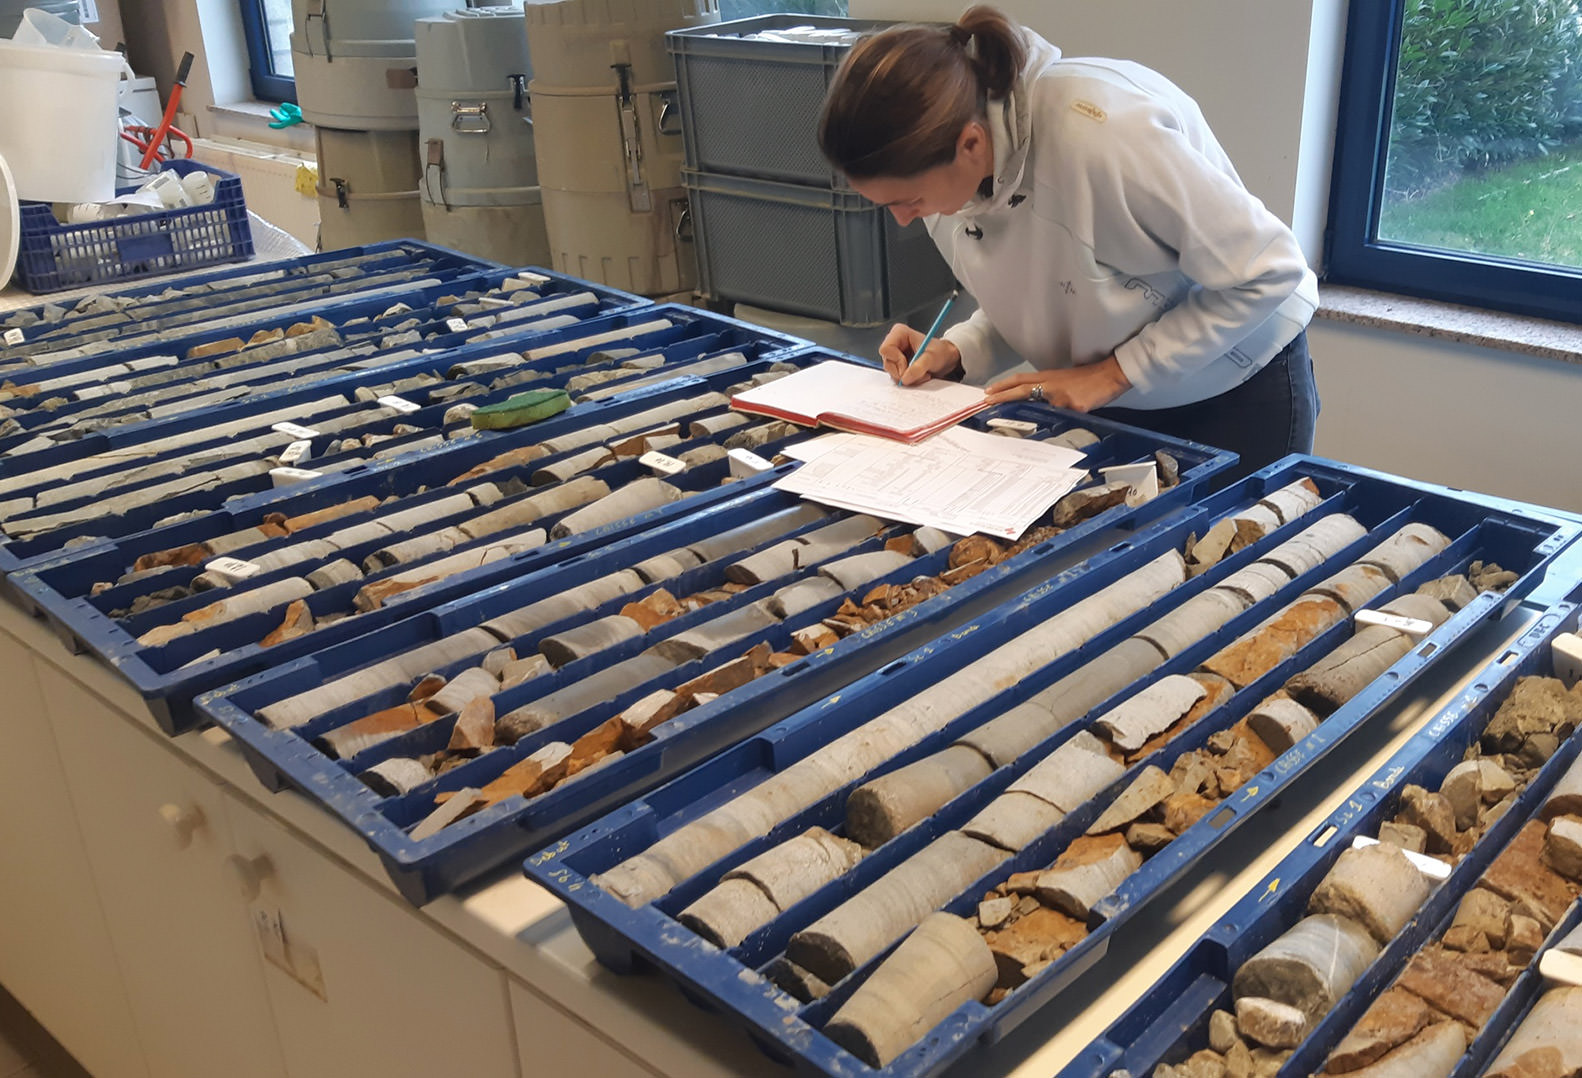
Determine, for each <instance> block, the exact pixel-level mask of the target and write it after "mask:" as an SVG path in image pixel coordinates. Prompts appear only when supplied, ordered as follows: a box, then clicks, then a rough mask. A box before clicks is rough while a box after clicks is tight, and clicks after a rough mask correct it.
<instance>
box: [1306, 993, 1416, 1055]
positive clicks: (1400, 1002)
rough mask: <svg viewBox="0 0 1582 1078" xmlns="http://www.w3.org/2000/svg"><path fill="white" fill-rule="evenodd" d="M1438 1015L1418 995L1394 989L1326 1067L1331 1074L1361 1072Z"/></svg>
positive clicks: (1378, 1001)
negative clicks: (1360, 1070)
mask: <svg viewBox="0 0 1582 1078" xmlns="http://www.w3.org/2000/svg"><path fill="white" fill-rule="evenodd" d="M1437 1017H1438V1016H1437V1015H1436V1014H1435V1013H1434V1012H1433V1011H1432V1010H1431V1009H1430V1008H1429V1006H1428V1005H1427V1004H1426V1003H1424V1002H1423V1001H1422V1000H1421V999H1419V998H1418V997H1417V996H1414V995H1412V993H1410V992H1408V991H1406V990H1405V989H1404V988H1399V987H1391V988H1390V989H1388V990H1387V991H1385V992H1384V993H1383V994H1382V995H1380V996H1379V998H1378V999H1376V1000H1374V1001H1373V1005H1372V1006H1371V1007H1369V1008H1368V1010H1367V1012H1366V1013H1365V1014H1364V1015H1363V1016H1362V1017H1361V1018H1360V1019H1359V1020H1358V1021H1357V1024H1356V1025H1355V1026H1353V1027H1352V1028H1351V1032H1349V1033H1347V1034H1346V1036H1345V1037H1344V1038H1343V1039H1342V1040H1341V1042H1340V1043H1339V1044H1338V1045H1336V1046H1335V1050H1334V1051H1333V1052H1331V1053H1330V1055H1329V1062H1328V1063H1327V1064H1326V1066H1325V1070H1327V1071H1328V1072H1329V1073H1330V1074H1342V1073H1345V1072H1347V1071H1354V1070H1358V1069H1360V1068H1362V1067H1366V1066H1367V1065H1368V1064H1370V1063H1372V1062H1374V1061H1375V1060H1377V1059H1379V1058H1380V1057H1382V1056H1383V1055H1384V1054H1385V1053H1386V1052H1388V1051H1389V1050H1390V1049H1391V1048H1394V1047H1395V1046H1396V1045H1398V1044H1405V1043H1406V1042H1407V1041H1409V1040H1411V1039H1412V1038H1413V1037H1415V1036H1417V1034H1418V1033H1420V1032H1421V1031H1422V1030H1423V1029H1424V1028H1425V1027H1426V1026H1427V1025H1428V1023H1429V1022H1430V1021H1432V1020H1434V1019H1435V1018H1437Z"/></svg>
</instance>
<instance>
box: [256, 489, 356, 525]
mask: <svg viewBox="0 0 1582 1078" xmlns="http://www.w3.org/2000/svg"><path fill="white" fill-rule="evenodd" d="M377 508H379V499H378V498H375V497H374V496H373V495H371V494H370V495H369V496H367V497H366V498H353V499H352V500H351V501H348V502H340V503H338V504H336V505H327V506H325V507H324V508H323V509H315V510H314V511H313V512H311V513H300V514H298V515H297V516H294V517H284V518H282V519H280V520H278V521H275V520H266V521H265V523H271V524H278V525H279V526H280V527H281V528H282V529H284V532H283V534H290V533H292V532H299V531H302V530H304V529H306V528H311V527H313V526H314V525H316V524H323V523H324V522H325V521H328V520H339V519H340V518H341V517H345V516H350V515H351V514H353V513H367V512H372V511H373V510H375V509H377Z"/></svg>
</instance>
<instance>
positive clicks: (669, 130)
mask: <svg viewBox="0 0 1582 1078" xmlns="http://www.w3.org/2000/svg"><path fill="white" fill-rule="evenodd" d="M657 96H658V98H659V124H658V127H659V133H660V134H661V135H679V134H681V103H680V101H679V100H678V99H677V97H676V91H675V90H661V91H660V92H659V94H658V95H657Z"/></svg>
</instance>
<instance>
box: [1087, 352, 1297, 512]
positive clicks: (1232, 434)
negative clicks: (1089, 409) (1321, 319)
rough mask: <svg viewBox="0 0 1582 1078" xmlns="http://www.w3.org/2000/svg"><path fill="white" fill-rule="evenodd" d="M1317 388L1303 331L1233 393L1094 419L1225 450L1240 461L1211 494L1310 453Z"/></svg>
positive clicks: (1108, 411)
mask: <svg viewBox="0 0 1582 1078" xmlns="http://www.w3.org/2000/svg"><path fill="white" fill-rule="evenodd" d="M1318 411H1319V399H1318V387H1317V385H1316V384H1315V383H1314V381H1313V359H1312V357H1311V356H1310V355H1309V354H1308V351H1307V332H1306V331H1305V330H1304V331H1303V332H1301V333H1298V334H1297V335H1296V338H1295V339H1294V340H1293V341H1291V343H1290V344H1288V345H1286V346H1285V347H1284V348H1283V349H1281V350H1280V352H1279V353H1278V354H1276V355H1275V357H1274V358H1273V359H1271V360H1269V362H1268V363H1265V364H1264V365H1263V367H1262V368H1261V369H1260V370H1259V371H1258V373H1257V374H1254V375H1253V376H1252V377H1251V378H1249V379H1247V380H1246V381H1245V382H1243V383H1242V384H1241V385H1239V386H1237V387H1236V388H1235V389H1230V390H1227V391H1225V392H1224V393H1221V394H1220V395H1219V396H1217V397H1210V398H1209V399H1208V400H1204V401H1197V402H1195V403H1192V404H1184V405H1182V406H1181V407H1179V408H1148V409H1144V408H1099V409H1097V410H1095V411H1094V413H1093V414H1094V415H1096V416H1102V417H1103V418H1105V419H1113V420H1115V421H1116V422H1119V423H1130V424H1131V425H1132V426H1135V427H1143V428H1144V429H1146V430H1151V431H1155V432H1157V433H1159V434H1166V435H1169V436H1171V437H1173V438H1185V439H1188V440H1189V441H1194V442H1202V443H1204V444H1205V445H1211V446H1214V447H1215V448H1216V449H1229V450H1232V451H1233V452H1235V453H1237V454H1239V455H1240V456H1241V460H1240V461H1239V462H1237V464H1236V465H1234V466H1233V467H1232V468H1230V469H1228V470H1227V471H1225V472H1223V473H1221V475H1220V476H1218V477H1216V478H1215V479H1213V480H1211V481H1210V485H1209V489H1211V490H1217V489H1219V488H1220V487H1224V486H1228V485H1230V484H1231V483H1233V482H1235V481H1236V480H1238V479H1241V478H1242V477H1244V476H1247V475H1250V474H1251V473H1253V472H1255V471H1257V470H1258V469H1259V468H1262V467H1263V466H1264V465H1266V464H1272V463H1273V462H1274V461H1277V460H1279V459H1280V458H1281V457H1283V456H1285V455H1286V454H1287V453H1311V452H1312V451H1313V431H1314V428H1315V427H1316V426H1317V423H1318Z"/></svg>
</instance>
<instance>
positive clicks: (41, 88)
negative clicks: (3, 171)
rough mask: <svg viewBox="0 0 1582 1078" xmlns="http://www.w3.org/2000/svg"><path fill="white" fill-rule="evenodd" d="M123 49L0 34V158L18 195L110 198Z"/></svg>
mask: <svg viewBox="0 0 1582 1078" xmlns="http://www.w3.org/2000/svg"><path fill="white" fill-rule="evenodd" d="M121 64H122V61H121V55H120V54H119V53H114V52H101V51H97V50H88V49H63V48H54V47H51V46H47V45H18V44H16V43H15V42H13V41H4V40H0V101H4V102H6V115H5V119H4V121H0V156H3V157H5V159H6V160H7V161H9V162H10V164H11V171H12V172H13V173H14V174H15V176H16V185H17V194H18V195H19V196H20V197H22V198H27V199H37V200H39V201H43V202H107V201H109V200H110V199H112V198H114V197H115V152H116V143H117V142H118V141H119V140H120V129H119V127H118V125H117V122H116V118H117V109H116V95H117V92H118V90H119V87H120V82H121Z"/></svg>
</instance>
